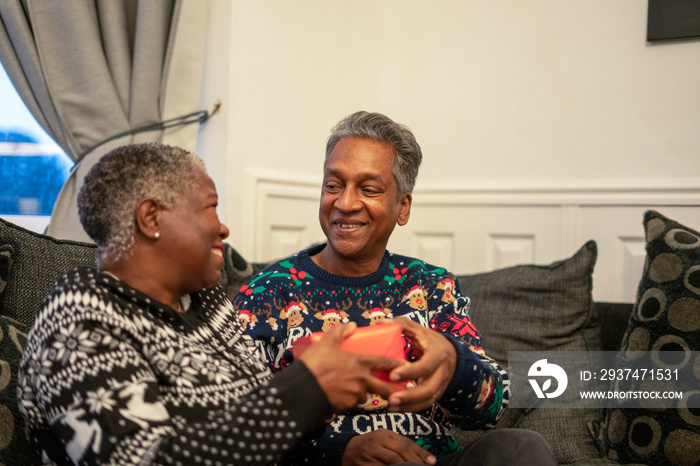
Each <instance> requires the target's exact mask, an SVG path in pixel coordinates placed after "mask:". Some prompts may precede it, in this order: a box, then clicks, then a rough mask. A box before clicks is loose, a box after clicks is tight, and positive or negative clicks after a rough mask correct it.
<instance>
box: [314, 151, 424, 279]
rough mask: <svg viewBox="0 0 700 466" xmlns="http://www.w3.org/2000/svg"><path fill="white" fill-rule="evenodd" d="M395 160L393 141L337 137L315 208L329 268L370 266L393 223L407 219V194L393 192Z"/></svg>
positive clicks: (381, 251) (324, 260) (378, 258)
mask: <svg viewBox="0 0 700 466" xmlns="http://www.w3.org/2000/svg"><path fill="white" fill-rule="evenodd" d="M393 160H394V154H393V150H392V148H391V146H389V145H388V144H385V143H381V142H376V141H372V140H370V139H360V138H347V139H343V140H341V141H340V142H338V144H337V145H336V146H335V148H334V149H333V151H332V152H331V153H330V154H329V155H328V157H327V159H326V164H325V168H324V175H323V188H322V191H321V204H320V208H319V219H320V222H321V228H322V229H323V232H324V233H325V235H326V238H327V239H328V247H326V248H325V249H324V250H323V251H322V254H320V256H321V257H320V258H319V259H320V265H321V266H322V267H324V268H325V269H326V270H328V271H329V272H331V273H336V274H338V275H346V274H348V273H350V274H353V275H357V274H360V273H361V271H360V270H358V269H362V271H366V273H372V272H374V271H375V270H376V269H377V268H378V267H379V263H381V259H382V257H383V255H384V250H385V249H386V245H387V243H388V241H389V237H390V236H391V233H392V232H393V231H394V226H395V225H396V224H397V223H398V224H399V225H404V224H405V223H406V222H407V221H408V217H409V213H410V207H411V195H410V194H406V195H403V196H401V197H399V196H398V195H397V185H396V180H395V178H394V175H393V172H392V166H393ZM365 269H366V270H365ZM339 271H345V272H346V273H338V272H339ZM353 271H354V272H353Z"/></svg>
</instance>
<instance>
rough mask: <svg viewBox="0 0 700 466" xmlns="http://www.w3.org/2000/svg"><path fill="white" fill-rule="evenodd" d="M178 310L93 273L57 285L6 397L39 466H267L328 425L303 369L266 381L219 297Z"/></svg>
mask: <svg viewBox="0 0 700 466" xmlns="http://www.w3.org/2000/svg"><path fill="white" fill-rule="evenodd" d="M186 301H187V302H186V303H185V304H186V309H187V312H186V313H177V312H175V311H173V310H172V309H171V308H170V307H168V306H166V305H164V304H162V303H160V302H157V301H155V300H153V299H151V298H149V297H148V296H147V295H145V294H143V293H141V292H139V291H138V290H135V289H134V288H131V287H130V286H128V285H126V284H124V283H123V282H120V281H119V280H116V279H115V278H113V277H110V276H108V275H105V274H101V273H99V272H97V271H96V270H94V269H87V268H78V269H73V270H71V271H69V272H67V273H66V274H65V275H64V276H63V277H61V279H60V280H59V281H58V283H57V284H56V287H55V289H54V291H53V292H52V293H51V294H50V295H49V296H48V297H47V298H46V300H45V301H44V304H43V307H42V309H41V310H40V312H39V313H38V314H37V316H36V320H35V323H34V326H33V328H32V330H31V332H30V334H29V338H28V341H27V346H26V349H25V353H24V358H23V360H22V364H21V368H20V375H19V380H18V389H17V390H18V397H19V406H20V410H22V412H23V414H24V416H25V419H26V421H27V425H28V428H29V432H30V436H31V437H32V439H33V441H34V442H35V444H36V447H37V448H38V449H41V451H42V452H43V454H44V456H45V460H47V462H49V463H57V464H62V463H68V462H73V463H76V464H100V463H102V464H105V463H112V464H178V463H182V464H211V465H215V464H270V463H274V462H275V461H277V460H278V459H279V458H280V457H281V456H282V455H283V454H284V453H285V452H286V451H288V450H289V449H290V448H291V447H292V446H294V444H295V443H296V442H297V441H298V440H299V438H300V437H301V436H302V435H303V434H304V433H305V432H307V431H309V430H311V429H312V428H313V427H314V426H317V425H318V424H319V421H320V420H322V419H325V418H328V417H329V416H330V414H331V406H330V404H329V403H328V400H327V398H326V396H325V394H324V393H323V391H322V390H321V388H320V387H319V385H318V383H317V382H316V379H315V378H314V377H313V375H312V374H311V372H310V371H309V370H308V369H307V368H306V367H305V366H304V365H303V364H301V363H295V364H294V365H293V366H292V367H290V369H292V370H287V371H283V372H281V373H279V374H277V375H275V376H274V377H273V376H272V374H271V373H270V371H269V369H268V368H267V366H266V364H264V363H263V362H262V361H261V360H260V358H259V355H258V353H257V352H256V350H255V346H254V344H253V343H252V341H251V340H250V338H249V337H247V336H245V335H244V333H243V328H242V327H241V324H240V323H239V320H238V316H237V315H236V314H235V313H234V312H233V309H232V306H231V304H230V302H229V300H228V299H227V298H226V296H225V295H224V293H223V291H222V290H221V289H220V288H218V287H215V288H212V289H207V290H202V291H201V292H198V293H193V294H191V295H189V296H188V297H186ZM319 400H320V401H321V402H319Z"/></svg>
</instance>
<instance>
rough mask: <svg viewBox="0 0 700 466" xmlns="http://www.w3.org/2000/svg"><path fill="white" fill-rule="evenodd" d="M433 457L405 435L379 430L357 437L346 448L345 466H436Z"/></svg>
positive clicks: (344, 454) (344, 455)
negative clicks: (400, 465) (413, 465)
mask: <svg viewBox="0 0 700 466" xmlns="http://www.w3.org/2000/svg"><path fill="white" fill-rule="evenodd" d="M436 461H437V460H436V459H435V457H434V456H433V455H431V454H430V453H428V452H427V451H425V450H424V449H422V448H421V447H420V446H418V444H417V443H415V442H413V441H411V440H409V439H407V438H406V437H404V436H403V435H399V434H397V433H396V432H393V431H391V430H387V429H377V430H373V431H371V432H368V433H366V434H362V435H356V436H355V437H353V438H351V439H350V441H349V442H348V444H347V445H346V446H345V452H344V453H343V466H373V465H384V464H396V463H423V464H435V462H436Z"/></svg>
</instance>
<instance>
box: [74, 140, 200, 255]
mask: <svg viewBox="0 0 700 466" xmlns="http://www.w3.org/2000/svg"><path fill="white" fill-rule="evenodd" d="M196 169H199V170H203V171H206V169H205V166H204V162H203V161H202V159H200V158H199V157H197V156H196V155H194V154H192V153H191V152H188V151H186V150H185V149H182V148H179V147H173V146H167V145H164V144H158V143H148V144H132V145H127V146H122V147H118V148H116V149H114V150H112V151H111V152H109V153H107V154H106V155H104V156H103V157H102V158H101V159H100V160H99V161H98V162H97V163H96V164H95V165H94V166H93V167H92V168H91V169H90V171H89V172H88V174H87V176H85V180H84V183H83V186H82V188H81V189H80V192H79V193H78V214H79V215H80V223H81V224H82V225H83V228H84V229H85V232H86V233H87V234H88V236H90V238H92V240H93V241H94V242H95V243H96V244H97V247H98V260H104V259H106V258H109V259H110V260H119V259H120V258H122V257H128V256H129V255H130V254H131V253H132V252H133V251H132V249H133V246H134V236H135V234H136V216H135V212H136V207H137V205H138V204H139V203H140V202H141V201H143V200H144V199H153V200H155V201H156V202H157V203H158V204H159V205H161V206H162V207H164V208H165V209H169V208H171V207H173V206H174V205H175V202H176V201H177V199H178V197H179V196H180V195H181V194H183V193H185V192H187V191H188V190H190V189H191V188H193V187H194V186H195V184H196V182H197V177H195V176H194V171H195V170H196ZM183 228H186V226H184V225H183Z"/></svg>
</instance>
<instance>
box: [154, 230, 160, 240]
mask: <svg viewBox="0 0 700 466" xmlns="http://www.w3.org/2000/svg"><path fill="white" fill-rule="evenodd" d="M154 236H155V237H156V239H158V238H160V232H159V231H156V234H155V235H154Z"/></svg>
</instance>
